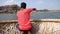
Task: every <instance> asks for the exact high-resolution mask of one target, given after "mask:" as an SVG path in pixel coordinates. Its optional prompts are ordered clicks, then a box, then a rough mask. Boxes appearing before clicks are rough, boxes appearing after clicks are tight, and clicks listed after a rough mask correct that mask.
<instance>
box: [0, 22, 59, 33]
mask: <svg viewBox="0 0 60 34" xmlns="http://www.w3.org/2000/svg"><path fill="white" fill-rule="evenodd" d="M31 23H32V26H33V28H32V30H31V33H32V34H60V22H57V21H56V22H52V21H49V22H46V21H45V22H43V21H42V22H38V21H31ZM16 24H17V23H13V22H11V23H0V34H20V31H19V30H18V29H17V28H16Z"/></svg>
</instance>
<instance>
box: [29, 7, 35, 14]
mask: <svg viewBox="0 0 60 34" xmlns="http://www.w3.org/2000/svg"><path fill="white" fill-rule="evenodd" d="M35 10H36V8H29V9H28V12H29V13H30V12H32V11H35Z"/></svg>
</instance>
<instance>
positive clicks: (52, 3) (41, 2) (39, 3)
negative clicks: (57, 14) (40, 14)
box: [0, 0, 60, 10]
mask: <svg viewBox="0 0 60 34" xmlns="http://www.w3.org/2000/svg"><path fill="white" fill-rule="evenodd" d="M21 2H26V3H27V8H32V7H33V8H37V9H52V10H54V9H55V10H56V9H57V10H59V9H60V0H0V6H2V5H11V4H17V5H19V6H20V3H21Z"/></svg>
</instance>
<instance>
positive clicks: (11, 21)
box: [0, 19, 60, 23]
mask: <svg viewBox="0 0 60 34" xmlns="http://www.w3.org/2000/svg"><path fill="white" fill-rule="evenodd" d="M30 21H31V22H55V23H58V22H60V19H40V20H30ZM0 23H17V20H2V21H0Z"/></svg>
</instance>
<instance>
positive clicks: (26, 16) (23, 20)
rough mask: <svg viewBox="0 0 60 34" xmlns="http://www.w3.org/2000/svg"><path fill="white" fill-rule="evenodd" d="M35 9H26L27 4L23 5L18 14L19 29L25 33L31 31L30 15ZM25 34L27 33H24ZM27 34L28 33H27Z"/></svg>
mask: <svg viewBox="0 0 60 34" xmlns="http://www.w3.org/2000/svg"><path fill="white" fill-rule="evenodd" d="M32 10H35V9H34V8H26V3H24V2H23V3H21V9H20V10H19V11H18V12H17V18H18V29H19V30H20V31H23V32H28V31H30V30H31V28H32V25H31V23H30V13H31V11H32ZM24 34H25V33H24ZM26 34H27V33H26Z"/></svg>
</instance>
